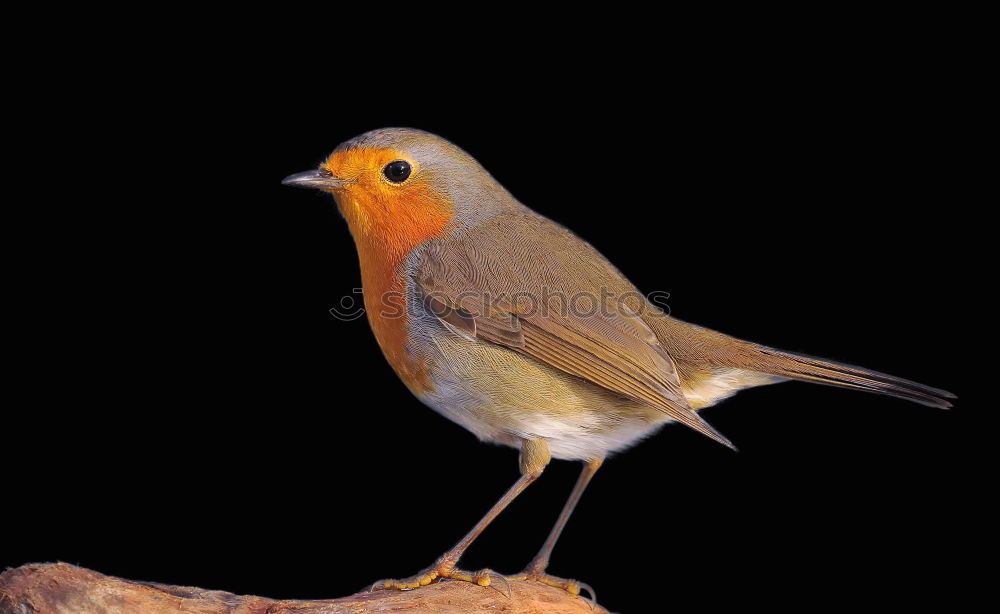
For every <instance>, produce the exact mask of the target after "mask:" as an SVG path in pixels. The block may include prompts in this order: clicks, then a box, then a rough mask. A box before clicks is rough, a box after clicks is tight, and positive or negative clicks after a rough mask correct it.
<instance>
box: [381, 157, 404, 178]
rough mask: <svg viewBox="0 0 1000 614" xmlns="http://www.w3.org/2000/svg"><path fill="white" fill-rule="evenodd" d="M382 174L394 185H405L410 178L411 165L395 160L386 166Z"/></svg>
mask: <svg viewBox="0 0 1000 614" xmlns="http://www.w3.org/2000/svg"><path fill="white" fill-rule="evenodd" d="M382 174H383V175H385V178H386V179H388V180H389V181H391V182H393V183H403V182H404V181H406V178H407V177H409V176H410V163H409V162H406V161H405V160H393V161H392V162H390V163H388V164H386V165H385V168H383V169H382Z"/></svg>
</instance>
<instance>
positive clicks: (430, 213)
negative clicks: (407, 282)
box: [322, 147, 453, 256]
mask: <svg viewBox="0 0 1000 614" xmlns="http://www.w3.org/2000/svg"><path fill="white" fill-rule="evenodd" d="M322 168H324V169H326V170H328V171H330V172H331V173H333V175H334V176H335V177H339V178H340V179H342V180H343V181H344V187H342V188H338V189H336V190H334V196H335V198H336V200H337V205H338V206H339V207H340V211H341V213H342V214H343V215H344V217H345V218H346V219H347V223H348V225H349V226H350V228H351V233H352V234H353V235H354V238H355V240H356V241H358V249H359V250H360V249H362V243H363V242H364V243H370V244H371V245H370V247H372V248H376V249H379V250H381V251H383V252H389V253H392V254H395V255H404V256H405V254H406V253H409V251H410V250H411V249H413V247H415V246H416V245H418V244H419V243H421V242H423V241H425V240H426V239H429V238H431V237H434V236H437V235H438V234H440V232H441V231H442V230H443V229H444V227H445V226H446V225H447V224H448V222H449V221H450V220H451V218H452V214H453V207H452V206H451V204H450V203H448V202H447V200H446V199H444V198H442V197H441V196H440V195H438V194H436V193H435V191H434V190H433V188H432V187H431V186H430V185H428V183H427V182H426V179H427V178H426V177H425V176H424V174H423V173H421V168H420V165H419V164H418V163H417V162H416V160H414V159H412V158H410V157H409V156H407V155H406V154H404V153H402V152H399V151H396V150H394V149H382V148H374V147H358V148H352V149H348V150H345V151H337V152H334V153H333V154H331V155H330V157H329V158H328V159H327V160H326V162H324V163H323V164H322ZM404 175H405V176H404Z"/></svg>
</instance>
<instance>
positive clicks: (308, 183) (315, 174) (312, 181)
mask: <svg viewBox="0 0 1000 614" xmlns="http://www.w3.org/2000/svg"><path fill="white" fill-rule="evenodd" d="M281 184H282V185H290V186H295V187H297V188H317V189H323V188H327V189H331V188H332V189H336V188H342V187H344V180H343V179H341V178H340V177H334V175H333V173H331V172H330V171H328V170H326V169H322V168H320V169H316V170H314V171H306V172H304V173H295V174H294V175H289V176H287V177H285V178H284V179H282V180H281Z"/></svg>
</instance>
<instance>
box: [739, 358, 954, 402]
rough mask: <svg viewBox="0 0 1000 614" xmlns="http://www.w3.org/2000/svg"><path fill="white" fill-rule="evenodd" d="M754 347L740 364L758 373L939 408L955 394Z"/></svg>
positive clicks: (838, 365)
mask: <svg viewBox="0 0 1000 614" xmlns="http://www.w3.org/2000/svg"><path fill="white" fill-rule="evenodd" d="M755 350H756V352H753V353H752V355H751V356H749V357H747V358H748V361H747V362H748V363H749V364H746V365H743V367H744V368H746V369H751V370H753V371H757V372H760V373H767V374H769V375H780V376H782V377H788V378H792V379H798V380H804V381H808V382H814V383H818V384H827V385H830V386H840V387H843V388H853V389H855V390H864V391H866V392H876V393H879V394H885V395H889V396H892V397H897V398H900V399H906V400H907V401H914V402H916V403H920V404H921V405H928V406H930V407H940V408H942V409H947V408H949V407H951V402H949V401H948V399H954V398H955V395H953V394H952V393H950V392H948V391H947V390H941V389H940V388H932V387H931V386H925V385H924V384H920V383H917V382H914V381H910V380H907V379H903V378H901V377H896V376H894V375H889V374H887V373H880V372H878V371H872V370H871V369H865V368H862V367H856V366H854V365H847V364H843V363H839V362H834V361H832V360H825V359H822V358H813V357H812V356H803V355H800V354H793V353H791V352H783V351H781V350H775V349H773V348H769V347H764V346H756V348H755Z"/></svg>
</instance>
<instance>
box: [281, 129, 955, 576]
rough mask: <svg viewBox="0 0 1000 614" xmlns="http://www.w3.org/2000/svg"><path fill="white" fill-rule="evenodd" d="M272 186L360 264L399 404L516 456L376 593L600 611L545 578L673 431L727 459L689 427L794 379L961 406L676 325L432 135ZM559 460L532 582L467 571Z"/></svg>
mask: <svg viewBox="0 0 1000 614" xmlns="http://www.w3.org/2000/svg"><path fill="white" fill-rule="evenodd" d="M282 183H284V184H285V185H290V186H296V187H306V188H314V189H319V190H322V191H324V192H328V193H330V194H332V195H333V198H334V200H335V202H336V205H337V208H338V209H339V211H340V213H341V214H342V216H343V217H344V219H345V220H346V222H347V226H348V229H349V231H350V233H351V236H352V237H353V240H354V243H355V246H356V248H357V252H358V259H359V262H360V268H361V278H362V285H363V297H364V307H365V311H366V313H367V316H368V320H369V323H370V325H371V329H372V331H373V332H374V335H375V339H376V341H377V342H378V345H379V346H380V348H381V350H382V352H383V354H384V355H385V358H386V359H387V361H388V363H389V365H390V366H391V367H392V369H393V370H394V371H395V373H396V374H397V375H398V377H399V379H400V380H402V382H403V383H404V384H405V385H406V387H407V388H408V389H409V390H410V391H411V392H412V393H413V394H414V395H415V396H416V397H417V398H418V399H419V400H420V401H422V402H423V403H424V404H426V405H427V406H429V407H430V408H432V409H433V410H435V411H437V412H439V413H440V414H442V415H444V416H445V417H447V418H449V419H451V420H453V421H454V422H456V423H458V424H459V425H461V426H462V427H464V428H465V429H467V430H469V431H471V432H472V433H473V434H475V435H476V436H477V437H478V438H479V439H481V440H483V441H487V442H493V443H498V444H502V445H507V446H511V447H513V448H515V449H517V450H519V452H520V454H519V460H518V465H519V469H520V477H519V478H518V479H517V481H516V482H515V483H514V484H513V485H512V486H510V488H509V489H508V490H507V491H506V493H505V494H504V495H503V496H502V497H501V498H500V499H499V500H498V501H497V503H496V504H495V505H494V506H493V507H492V508H491V509H490V510H489V511H488V512H487V513H486V515H485V516H484V517H483V518H482V519H481V520H480V521H479V522H478V523H476V524H475V525H474V526H473V527H472V528H471V529H470V530H469V532H468V533H467V534H466V535H465V536H464V537H463V538H462V539H461V540H460V541H459V542H458V543H457V544H456V545H455V546H454V547H453V548H451V549H450V550H448V551H447V552H445V554H443V555H442V556H440V557H439V558H438V559H437V560H436V561H435V562H434V563H433V564H432V565H431V566H429V567H428V568H427V569H424V570H422V571H420V572H418V573H416V574H415V575H413V576H411V577H409V578H405V579H401V580H395V579H390V580H384V581H380V582H379V583H376V586H381V588H384V589H401V590H405V589H414V588H418V587H420V586H424V585H427V584H429V583H431V582H436V581H440V580H443V579H452V580H464V581H467V582H472V583H474V584H478V585H481V586H489V585H491V583H494V582H496V581H497V579H498V578H503V579H504V580H524V581H534V582H540V583H543V584H547V585H550V586H554V587H558V588H561V589H564V590H566V591H568V592H570V593H571V594H574V595H578V594H579V593H580V591H581V589H587V590H588V591H589V592H590V593H591V595H593V589H591V588H590V587H589V586H588V585H586V584H584V583H582V582H579V581H576V580H571V579H566V578H560V577H557V576H553V575H550V574H549V573H547V568H548V563H549V560H550V557H551V555H552V551H553V548H554V546H555V544H556V541H557V540H558V539H559V536H560V534H561V533H562V531H563V528H564V527H565V526H566V523H567V521H568V519H569V517H570V515H571V514H572V512H573V510H574V508H575V507H576V505H577V503H578V501H579V500H580V497H581V495H582V494H583V492H584V490H585V489H586V487H587V485H588V484H589V483H590V481H591V479H592V478H593V476H594V474H595V472H597V470H598V468H599V467H600V466H601V465H602V463H603V462H604V461H605V459H606V458H608V457H609V456H610V455H612V454H614V453H618V452H622V451H624V450H626V449H628V448H629V447H631V446H633V445H635V444H637V443H638V442H639V441H641V440H643V439H645V438H647V437H648V436H650V435H651V434H653V433H655V432H656V431H657V430H658V429H659V428H660V427H662V426H663V425H665V424H667V423H671V422H679V423H681V424H684V425H685V426H688V427H690V428H692V429H694V430H696V431H698V432H699V433H702V434H703V435H706V436H707V437H709V438H711V439H713V440H715V441H717V442H719V443H721V444H723V445H725V446H727V447H730V448H733V449H734V450H735V448H734V447H733V444H732V443H731V442H730V441H729V440H728V439H726V438H725V437H724V436H723V435H722V434H720V433H719V432H718V431H716V430H715V429H714V428H713V427H712V426H710V425H709V424H708V423H707V422H706V421H705V420H704V419H703V418H702V417H701V415H700V414H699V413H698V412H699V411H700V410H702V409H704V408H706V407H709V406H711V405H713V404H715V403H718V402H719V401H721V400H723V399H726V398H728V397H730V396H731V395H733V394H734V393H736V392H738V391H740V390H743V389H746V388H751V387H755V386H762V385H768V384H775V383H778V382H783V381H788V380H801V381H806V382H814V383H818V384H827V385H832V386H839V387H844V388H851V389H855V390H861V391H866V392H874V393H879V394H884V395H889V396H892V397H898V398H901V399H906V400H909V401H914V402H917V403H920V404H923V405H927V406H931V407H938V408H948V407H951V402H950V399H954V398H955V395H953V394H951V393H950V392H947V391H945V390H941V389H938V388H932V387H930V386H926V385H923V384H920V383H917V382H913V381H909V380H906V379H902V378H899V377H895V376H892V375H888V374H885V373H879V372H877V371H872V370H869V369H865V368H862V367H857V366H853V365H849V364H843V363H840V362H835V361H832V360H825V359H822V358H815V357H812V356H806V355H801V354H797V353H793V352H787V351H782V350H778V349H774V348H771V347H767V346H764V345H760V344H757V343H753V342H749V341H744V340H741V339H737V338H734V337H731V336H728V335H726V334H723V333H720V332H716V331H714V330H710V329H708V328H703V327H700V326H697V325H695V324H690V323H688V322H684V321H681V320H679V319H676V318H674V317H672V316H670V315H669V314H667V313H665V311H664V310H662V309H660V308H659V307H658V306H657V305H656V304H655V303H654V302H653V301H651V300H649V298H647V297H646V296H644V295H643V294H642V293H641V292H639V290H638V289H637V288H636V287H635V286H634V285H633V284H632V283H631V282H629V280H628V279H627V278H626V277H625V275H623V274H622V273H621V272H620V271H619V270H618V269H617V268H615V266H614V265H612V264H611V263H610V262H609V261H608V260H607V259H606V258H605V257H604V256H602V255H601V254H600V253H599V252H598V251H597V250H596V249H595V248H594V247H592V246H591V245H590V244H589V243H587V242H586V241H584V240H583V239H581V238H579V237H578V236H576V235H575V234H573V233H572V232H571V231H570V230H568V229H566V228H565V227H563V226H561V225H560V224H558V223H556V222H554V221H552V220H550V219H548V218H546V217H544V216H542V215H540V214H538V213H536V212H535V211H533V210H532V209H530V208H528V207H527V206H525V205H524V204H522V203H520V202H519V201H518V200H517V199H516V198H514V196H513V195H512V194H511V193H510V192H508V191H507V190H506V189H505V188H504V187H503V186H502V185H501V184H500V183H499V182H498V181H497V180H496V179H494V178H493V177H492V176H491V175H490V174H489V172H487V170H486V169H484V168H483V167H482V166H481V165H480V164H479V162H477V161H476V159H475V158H473V157H472V156H471V155H469V154H468V153H466V152H465V151H464V150H462V149H461V148H459V147H458V146H456V145H454V144H452V143H451V142H449V141H447V140H445V139H443V138H441V137H439V136H436V135H434V134H431V133H429V132H425V131H422V130H417V129H412V128H383V129H377V130H372V131H370V132H366V133H364V134H362V135H360V136H357V137H355V138H352V139H350V140H348V141H346V142H344V143H342V144H341V145H339V146H338V147H337V148H336V149H334V150H333V152H332V153H331V154H330V155H329V156H327V157H326V158H325V159H324V161H323V162H322V163H321V164H320V165H319V167H318V168H316V169H313V170H308V171H305V172H301V173H296V174H293V175H290V176H288V177H286V178H285V179H284V181H283V182H282ZM553 458H555V459H562V460H571V461H582V463H583V469H582V471H581V473H580V476H579V479H578V480H577V482H576V485H575V487H574V488H573V490H572V492H571V494H570V496H569V499H568V500H567V502H566V503H565V505H564V507H563V509H562V511H561V513H560V515H559V517H558V519H557V521H556V523H555V526H554V527H553V528H552V530H551V531H550V533H549V534H548V537H547V539H546V540H545V542H544V543H543V545H542V547H541V549H540V551H539V552H538V554H537V555H536V556H535V557H534V558H533V559H532V560H531V561H530V562H529V564H528V565H527V567H526V568H525V569H524V571H522V572H521V573H519V574H515V575H512V576H501V575H499V574H497V573H496V572H493V571H492V570H490V569H483V570H479V571H475V572H472V571H465V570H462V569H460V568H459V567H458V563H459V561H460V559H461V557H462V555H463V553H464V552H465V551H466V549H467V548H468V547H469V545H470V544H471V543H472V542H473V541H474V540H475V539H476V538H477V537H478V536H479V535H480V534H481V533H482V532H483V530H484V529H485V528H486V527H487V525H489V524H490V522H491V521H492V520H493V519H494V518H496V517H497V516H498V515H499V514H500V513H501V512H502V511H503V510H504V508H506V507H507V506H508V505H509V504H510V503H511V501H513V500H514V499H515V498H516V497H517V496H518V495H519V494H520V493H521V492H523V491H524V490H525V488H527V487H528V486H529V485H530V484H532V483H533V482H535V481H536V480H537V479H538V478H539V476H540V475H541V474H542V472H543V471H544V469H545V467H546V466H547V465H548V463H549V462H550V460H551V459H553Z"/></svg>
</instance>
